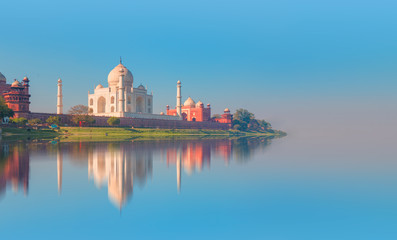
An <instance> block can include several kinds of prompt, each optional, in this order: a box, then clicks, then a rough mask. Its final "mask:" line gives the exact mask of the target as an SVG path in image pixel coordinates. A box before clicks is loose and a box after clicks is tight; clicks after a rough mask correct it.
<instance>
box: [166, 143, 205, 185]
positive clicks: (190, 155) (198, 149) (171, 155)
mask: <svg viewBox="0 0 397 240" xmlns="http://www.w3.org/2000/svg"><path fill="white" fill-rule="evenodd" d="M211 146H212V143H211V142H205V141H193V142H181V144H180V145H177V146H175V147H173V148H172V147H170V148H168V149H167V165H170V164H175V165H176V182H177V191H178V193H180V191H181V182H182V169H183V170H184V171H185V172H186V174H188V175H192V174H193V173H194V172H196V171H197V172H201V171H202V170H203V168H204V167H205V166H207V167H208V168H209V167H210V161H211Z"/></svg>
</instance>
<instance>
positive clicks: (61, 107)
mask: <svg viewBox="0 0 397 240" xmlns="http://www.w3.org/2000/svg"><path fill="white" fill-rule="evenodd" d="M62 98H63V95H62V80H61V79H58V102H57V114H63V103H62Z"/></svg>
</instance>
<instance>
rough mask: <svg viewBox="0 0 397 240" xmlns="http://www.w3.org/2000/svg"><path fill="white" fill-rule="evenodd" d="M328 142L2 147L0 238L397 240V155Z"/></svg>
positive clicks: (365, 143)
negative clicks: (0, 236)
mask: <svg viewBox="0 0 397 240" xmlns="http://www.w3.org/2000/svg"><path fill="white" fill-rule="evenodd" d="M335 140H336V139H328V140H325V139H318V138H317V139H314V140H313V141H307V139H304V138H303V137H299V136H288V137H284V138H281V139H271V140H270V139H248V140H247V139H240V140H226V139H219V140H208V139H207V140H206V139H204V140H166V141H135V142H134V141H131V142H113V143H84V142H82V143H48V142H43V143H26V142H20V143H16V142H4V141H3V142H2V164H1V167H2V168H1V172H0V181H1V192H2V193H1V195H2V197H1V198H0V199H1V200H0V212H1V215H0V229H1V232H2V236H3V237H5V239H23V238H31V239H36V238H37V239H53V238H54V237H57V238H58V239H70V238H72V237H73V238H77V239H86V238H87V237H92V238H96V239H109V238H112V239H113V238H115V237H117V238H121V237H127V238H129V237H134V238H139V239H141V238H144V239H156V238H157V239H158V238H176V239H186V238H189V239H201V238H206V239H207V238H210V239H219V238H222V239H242V238H244V239H247V238H249V239H395V237H396V236H397V232H396V230H395V229H396V222H397V217H396V216H397V201H396V200H397V190H396V188H395V184H396V183H397V176H396V174H395V169H396V167H397V166H396V165H397V163H396V159H395V156H396V150H395V149H393V148H391V147H390V142H388V141H386V142H382V139H368V140H365V139H361V140H358V139H357V138H356V140H357V141H356V142H354V143H353V142H352V141H351V140H352V138H339V139H337V141H335ZM21 228H23V231H21Z"/></svg>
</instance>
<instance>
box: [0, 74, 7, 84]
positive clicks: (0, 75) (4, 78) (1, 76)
mask: <svg viewBox="0 0 397 240" xmlns="http://www.w3.org/2000/svg"><path fill="white" fill-rule="evenodd" d="M6 81H7V79H6V77H5V76H4V75H3V74H2V73H1V72H0V82H6Z"/></svg>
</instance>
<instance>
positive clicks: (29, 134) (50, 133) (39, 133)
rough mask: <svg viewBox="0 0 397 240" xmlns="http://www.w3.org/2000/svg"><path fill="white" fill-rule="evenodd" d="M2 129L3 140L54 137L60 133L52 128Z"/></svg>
mask: <svg viewBox="0 0 397 240" xmlns="http://www.w3.org/2000/svg"><path fill="white" fill-rule="evenodd" d="M2 130H3V133H2V135H1V136H2V139H3V140H30V139H53V138H56V137H58V136H59V135H60V134H59V133H58V132H57V131H54V130H52V129H42V130H34V129H30V130H27V129H25V128H2Z"/></svg>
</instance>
